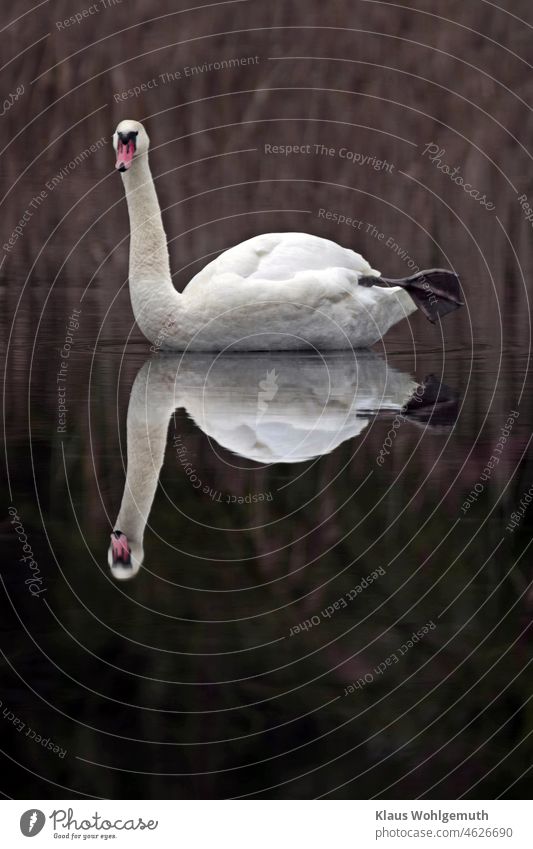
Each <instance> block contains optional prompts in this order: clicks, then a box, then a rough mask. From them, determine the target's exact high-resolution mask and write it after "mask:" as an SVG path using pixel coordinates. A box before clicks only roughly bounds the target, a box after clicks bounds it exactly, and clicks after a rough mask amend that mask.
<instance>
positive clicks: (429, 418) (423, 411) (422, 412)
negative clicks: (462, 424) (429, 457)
mask: <svg viewBox="0 0 533 849" xmlns="http://www.w3.org/2000/svg"><path fill="white" fill-rule="evenodd" d="M403 412H404V415H405V416H406V417H408V418H410V419H411V420H413V421H415V422H420V423H428V422H429V423H430V424H431V425H433V426H434V427H451V426H452V425H454V424H455V422H456V421H457V416H458V414H459V395H458V394H457V392H455V391H454V390H453V389H450V387H449V386H446V384H445V383H441V382H440V380H439V379H438V377H436V376H435V375H434V374H430V375H428V377H426V379H425V380H424V382H423V383H422V385H421V386H419V388H418V389H417V391H416V392H415V393H414V395H413V397H412V398H411V399H410V400H409V401H408V403H407V404H406V405H405V407H404V408H403Z"/></svg>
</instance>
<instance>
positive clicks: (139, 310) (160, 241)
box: [122, 154, 181, 342]
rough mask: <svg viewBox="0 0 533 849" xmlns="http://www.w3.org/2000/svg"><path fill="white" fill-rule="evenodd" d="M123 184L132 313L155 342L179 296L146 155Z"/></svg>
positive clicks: (123, 179)
mask: <svg viewBox="0 0 533 849" xmlns="http://www.w3.org/2000/svg"><path fill="white" fill-rule="evenodd" d="M122 181H123V183H124V190H125V192H126V201H127V204H128V213H129V219H130V268H129V281H130V296H131V302H132V307H133V313H134V315H135V320H136V321H137V324H138V325H139V327H140V328H141V330H142V331H143V333H144V335H145V336H147V337H148V339H150V340H151V341H152V342H156V340H157V338H158V335H159V334H161V333H163V332H164V328H165V323H168V322H169V317H170V316H169V314H170V313H177V312H178V310H179V302H180V298H181V296H180V294H179V293H178V292H177V291H176V289H175V288H174V286H173V283H172V277H171V274H170V262H169V254H168V246H167V237H166V235H165V230H164V227H163V220H162V217H161V207H160V206H159V201H158V199H157V194H156V190H155V186H154V181H153V178H152V172H151V171H150V165H149V163H148V155H147V154H143V155H141V156H139V158H138V159H136V160H135V161H134V163H133V165H132V167H131V168H130V169H129V170H128V171H126V172H125V173H124V174H122ZM173 317H174V318H176V316H173Z"/></svg>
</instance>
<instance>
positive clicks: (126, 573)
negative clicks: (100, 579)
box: [107, 531, 144, 581]
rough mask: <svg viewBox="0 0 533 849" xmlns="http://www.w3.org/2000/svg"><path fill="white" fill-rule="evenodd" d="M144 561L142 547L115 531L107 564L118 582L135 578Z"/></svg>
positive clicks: (120, 532)
mask: <svg viewBox="0 0 533 849" xmlns="http://www.w3.org/2000/svg"><path fill="white" fill-rule="evenodd" d="M143 559H144V551H143V547H142V545H140V544H139V543H137V542H132V541H130V540H128V538H127V536H126V534H123V533H122V531H113V533H112V534H111V544H110V546H109V551H108V552H107V562H108V563H109V568H110V569H111V573H112V575H113V577H114V578H116V580H117V581H128V580H129V579H130V578H134V577H135V575H136V574H137V572H138V571H139V569H140V568H141V566H142V563H143Z"/></svg>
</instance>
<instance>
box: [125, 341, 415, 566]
mask: <svg viewBox="0 0 533 849" xmlns="http://www.w3.org/2000/svg"><path fill="white" fill-rule="evenodd" d="M416 388H417V384H416V383H415V382H414V381H413V380H412V379H411V378H410V377H409V376H408V375H405V374H402V373H400V372H398V371H396V370H395V369H393V368H391V367H390V366H388V365H387V364H386V363H385V361H384V360H382V359H381V358H380V357H378V356H377V355H376V354H373V353H371V352H361V353H358V354H357V356H355V355H354V354H353V353H336V354H334V353H331V354H328V355H327V356H326V357H322V356H319V355H304V354H291V355H289V356H288V355H286V354H285V355H284V354H262V355H261V354H247V355H245V356H242V357H235V356H232V355H230V354H228V355H225V356H216V357H213V355H211V356H207V355H192V354H190V355H188V356H180V355H174V356H160V357H156V358H153V359H149V360H147V362H146V363H145V364H144V365H143V366H142V368H141V369H140V371H139V373H138V375H137V377H136V379H135V383H134V384H133V388H132V391H131V396H130V402H129V407H128V425H127V453H128V471H127V476H126V486H125V489H124V496H123V499H122V504H121V507H120V512H119V514H118V517H117V521H116V523H115V526H114V527H115V530H114V531H113V534H112V535H111V546H110V549H109V564H110V566H111V567H112V570H113V574H114V575H115V577H117V578H128V577H131V576H132V575H133V574H135V573H136V572H137V571H138V569H139V568H140V566H141V564H142V560H143V536H144V529H145V525H146V522H147V521H148V516H149V513H150V508H151V506H152V502H153V499H154V495H155V491H156V488H157V483H158V480H159V473H160V470H161V466H162V463H163V457H164V453H165V447H166V442H167V431H168V424H169V419H170V416H171V415H172V414H173V412H174V411H175V410H176V408H177V407H184V408H185V409H186V410H187V413H188V414H189V415H190V417H191V418H192V419H193V420H194V422H195V423H196V424H197V425H198V427H199V428H200V429H201V430H203V431H204V433H206V434H207V435H208V436H209V437H211V438H212V439H213V440H216V442H217V443H218V444H219V445H222V446H224V448H227V449H228V450H229V451H232V452H233V453H234V454H238V455H240V456H242V457H247V458H249V459H252V460H254V461H256V462H259V463H299V462H303V461H305V460H310V459H312V458H315V457H319V456H321V455H324V454H328V453H329V452H330V451H333V449H335V448H336V447H337V446H338V445H340V444H341V442H344V441H345V440H347V439H350V438H352V437H354V436H357V435H358V434H360V433H361V431H362V430H364V428H365V427H366V426H367V424H368V422H369V421H370V420H371V418H372V416H373V415H375V413H376V412H378V411H380V410H388V411H391V412H394V411H398V410H400V409H402V408H403V407H405V406H406V405H407V404H408V402H409V401H410V399H412V398H413V396H414V393H415V390H416Z"/></svg>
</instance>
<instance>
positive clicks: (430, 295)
mask: <svg viewBox="0 0 533 849" xmlns="http://www.w3.org/2000/svg"><path fill="white" fill-rule="evenodd" d="M359 285H360V286H401V287H402V288H403V289H405V291H406V292H408V293H409V295H410V296H411V298H412V299H413V301H414V302H415V304H416V306H417V307H418V309H419V310H421V312H423V313H424V315H425V316H426V318H427V319H429V321H431V322H432V323H433V324H434V323H435V322H436V321H438V320H439V319H441V318H444V316H445V315H448V313H449V312H453V310H456V309H458V308H459V307H460V306H462V305H463V302H462V300H461V287H460V285H459V277H458V276H457V274H454V272H453V271H446V270H445V269H443V268H433V269H431V270H429V271H419V272H418V273H417V274H413V276H412V277H404V278H401V279H399V280H389V279H388V278H386V277H361V278H360V280H359Z"/></svg>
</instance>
